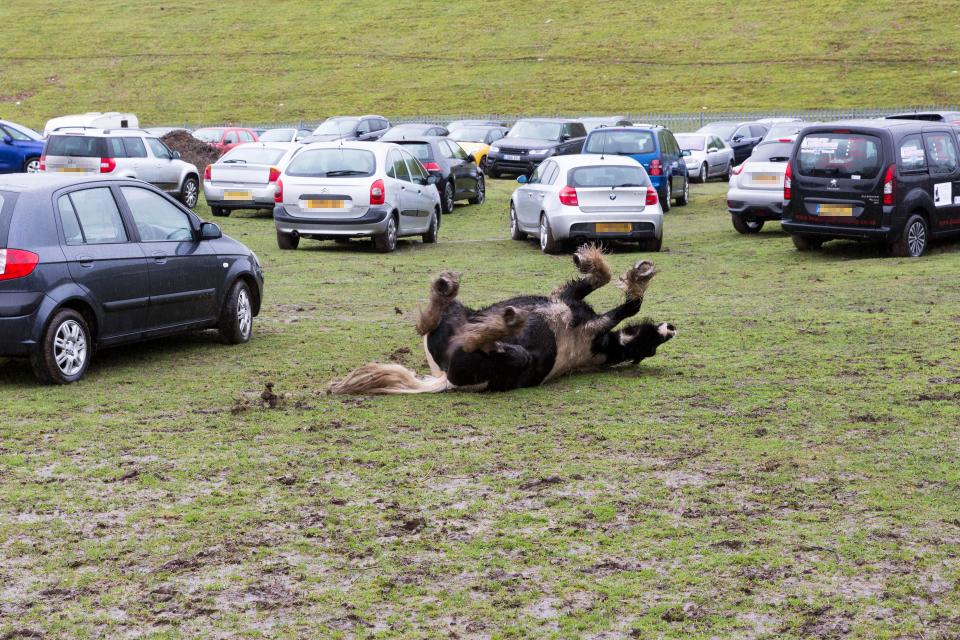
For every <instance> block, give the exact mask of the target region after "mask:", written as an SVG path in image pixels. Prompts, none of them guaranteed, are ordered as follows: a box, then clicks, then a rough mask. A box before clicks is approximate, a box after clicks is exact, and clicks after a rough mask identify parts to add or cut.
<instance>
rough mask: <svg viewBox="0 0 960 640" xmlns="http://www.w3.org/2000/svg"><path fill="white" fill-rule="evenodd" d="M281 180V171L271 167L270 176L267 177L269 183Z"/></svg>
mask: <svg viewBox="0 0 960 640" xmlns="http://www.w3.org/2000/svg"><path fill="white" fill-rule="evenodd" d="M279 179H280V169H277V168H276V167H270V175H269V176H267V182H276V181H277V180H279Z"/></svg>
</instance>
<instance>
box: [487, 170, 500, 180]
mask: <svg viewBox="0 0 960 640" xmlns="http://www.w3.org/2000/svg"><path fill="white" fill-rule="evenodd" d="M487 175H489V176H490V177H491V178H493V179H494V180H498V179H499V178H500V172H499V171H497V170H496V169H490V171H488V172H487Z"/></svg>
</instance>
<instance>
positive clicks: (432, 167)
mask: <svg viewBox="0 0 960 640" xmlns="http://www.w3.org/2000/svg"><path fill="white" fill-rule="evenodd" d="M423 168H424V169H426V170H427V171H440V165H439V164H437V163H436V162H424V163H423Z"/></svg>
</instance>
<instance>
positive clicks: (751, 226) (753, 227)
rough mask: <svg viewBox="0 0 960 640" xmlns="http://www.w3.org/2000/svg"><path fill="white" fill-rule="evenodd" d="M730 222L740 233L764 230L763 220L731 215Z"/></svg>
mask: <svg viewBox="0 0 960 640" xmlns="http://www.w3.org/2000/svg"><path fill="white" fill-rule="evenodd" d="M730 221H731V222H732V223H733V228H734V229H736V230H737V232H738V233H743V234H750V233H759V232H760V229H763V220H758V219H756V218H744V217H743V216H739V215H737V214H735V213H731V214H730ZM794 237H797V236H794Z"/></svg>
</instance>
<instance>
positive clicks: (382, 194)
mask: <svg viewBox="0 0 960 640" xmlns="http://www.w3.org/2000/svg"><path fill="white" fill-rule="evenodd" d="M386 201H387V191H386V189H385V188H384V186H383V180H374V181H373V184H371V185H370V204H371V205H374V204H383V203H384V202H386Z"/></svg>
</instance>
